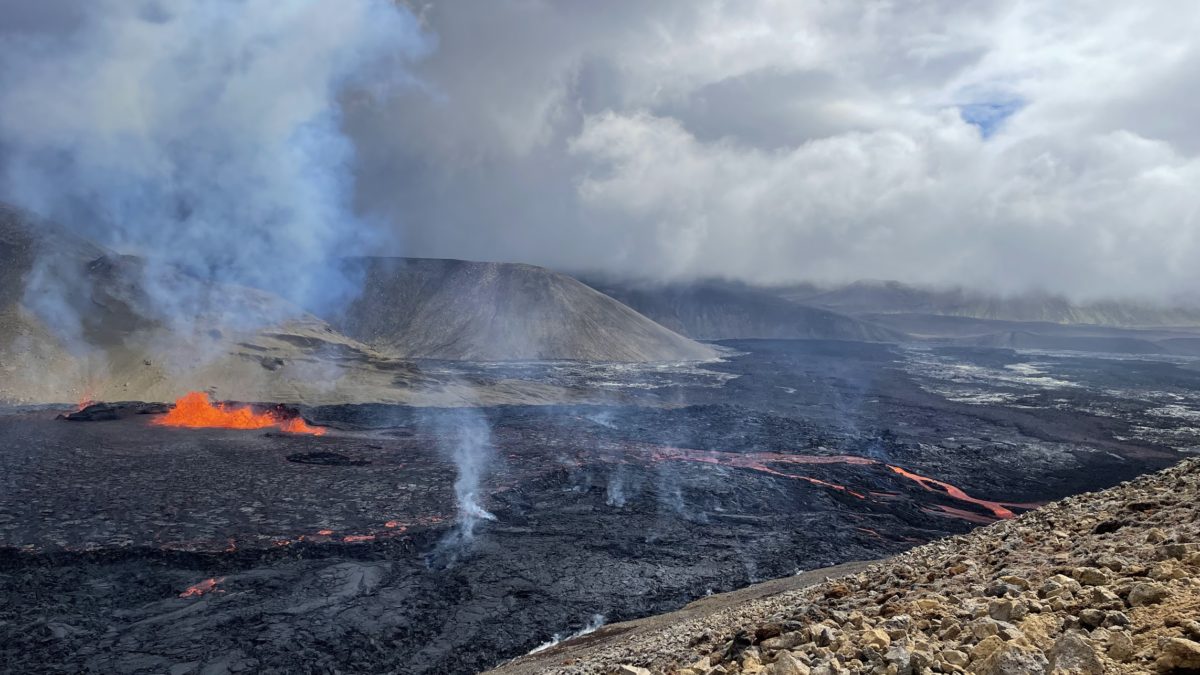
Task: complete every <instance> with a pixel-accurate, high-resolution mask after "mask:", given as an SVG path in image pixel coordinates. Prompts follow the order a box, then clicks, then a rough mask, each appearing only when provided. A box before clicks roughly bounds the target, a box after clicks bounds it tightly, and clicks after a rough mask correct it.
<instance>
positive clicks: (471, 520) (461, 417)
mask: <svg viewBox="0 0 1200 675" xmlns="http://www.w3.org/2000/svg"><path fill="white" fill-rule="evenodd" d="M425 425H426V426H427V427H428V429H429V431H430V432H431V433H432V434H433V436H434V437H435V438H436V439H437V443H438V446H439V448H441V450H442V452H443V453H444V454H445V455H446V456H448V457H449V458H450V459H451V460H452V461H453V462H454V467H455V470H456V471H457V474H458V475H457V477H456V478H455V480H454V499H455V505H456V507H457V510H458V515H457V521H456V523H455V527H454V529H453V530H451V531H450V532H449V533H448V534H447V535H446V538H445V539H443V541H442V544H441V546H440V547H439V550H438V551H437V552H435V555H434V558H436V559H438V560H439V561H440V560H441V559H442V558H445V561H444V562H445V564H450V563H453V561H454V560H455V559H456V558H457V556H458V554H459V552H461V550H462V549H463V548H464V547H466V546H468V545H469V544H470V543H471V542H472V541H474V539H475V528H476V527H477V526H478V525H479V522H480V521H482V520H495V519H496V516H494V515H492V514H491V513H490V512H488V510H487V509H485V508H484V507H483V502H482V496H481V494H480V491H481V490H482V487H483V479H484V477H485V475H486V473H487V470H488V468H489V467H490V466H491V464H492V461H493V459H494V458H495V454H496V451H495V448H494V447H493V445H492V434H491V429H490V427H489V426H488V422H487V420H486V419H485V418H484V416H483V413H482V412H480V411H479V409H477V408H473V407H461V408H450V409H446V410H439V411H435V412H432V413H429V416H428V419H427V421H426V422H425Z"/></svg>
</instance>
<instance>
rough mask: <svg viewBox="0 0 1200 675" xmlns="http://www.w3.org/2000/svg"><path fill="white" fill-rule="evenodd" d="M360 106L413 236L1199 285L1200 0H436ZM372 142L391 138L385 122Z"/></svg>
mask: <svg viewBox="0 0 1200 675" xmlns="http://www.w3.org/2000/svg"><path fill="white" fill-rule="evenodd" d="M423 19H424V21H425V22H426V25H427V26H428V27H429V29H430V30H431V31H433V32H434V33H436V34H437V35H438V36H439V40H440V45H441V46H440V49H439V51H438V53H437V54H435V55H434V56H433V57H432V58H431V59H430V60H429V61H428V62H426V63H423V64H422V65H420V66H419V67H418V71H417V72H418V73H419V76H420V77H421V78H422V79H423V80H425V81H427V82H428V83H429V85H430V87H431V89H432V90H433V91H435V92H436V95H435V96H432V97H429V98H428V99H427V100H424V101H418V100H417V98H416V97H409V100H408V101H406V102H405V104H406V105H407V104H411V105H410V106H409V107H408V108H407V109H405V110H400V109H399V108H395V109H392V110H382V109H372V110H366V111H363V114H361V115H353V116H352V122H353V124H352V128H353V130H354V133H355V136H356V138H358V139H360V145H366V144H368V143H369V144H370V145H371V149H369V150H367V151H365V153H364V154H363V155H362V156H361V157H362V163H361V165H360V175H361V176H362V177H363V178H362V181H361V183H360V186H359V204H360V205H362V206H364V207H368V208H371V209H377V210H382V211H384V212H387V213H390V214H392V215H393V217H394V219H395V220H396V221H397V222H400V223H401V226H402V227H401V231H402V232H403V235H404V237H405V239H406V241H407V243H408V247H409V250H410V251H413V252H418V253H422V254H429V255H445V256H460V257H475V258H503V259H518V260H528V261H532V262H540V263H548V264H552V265H558V266H563V267H567V268H608V269H616V270H620V271H624V272H628V273H633V274H646V275H662V276H670V277H691V276H704V275H728V276H732V277H738V278H742V279H748V280H753V281H767V282H775V281H787V280H794V279H805V278H815V279H827V280H846V279H855V278H897V279H901V280H906V281H915V282H930V283H946V282H949V283H967V284H971V285H976V286H981V287H985V288H988V289H999V290H1011V291H1017V290H1022V289H1028V288H1042V289H1047V290H1052V291H1063V292H1068V293H1071V294H1074V295H1078V296H1094V295H1107V294H1115V295H1131V294H1132V295H1137V294H1146V295H1151V296H1164V295H1171V294H1176V293H1179V292H1186V291H1187V290H1188V289H1191V290H1193V291H1194V290H1195V289H1197V288H1198V282H1200V265H1196V264H1195V262H1194V261H1196V260H1200V221H1198V217H1200V216H1198V212H1200V190H1198V189H1197V187H1198V186H1200V127H1197V126H1195V125H1194V124H1192V122H1191V120H1194V119H1197V118H1200V94H1197V92H1198V91H1200V48H1198V47H1197V46H1196V44H1197V43H1196V41H1195V39H1194V35H1196V34H1197V32H1196V31H1197V30H1198V29H1200V6H1193V5H1188V4H1187V3H1182V4H1181V3H1176V2H1168V1H1166V0H1161V1H1151V2H1145V3H1133V4H1130V3H1118V2H1100V3H1095V2H1065V3H1063V2H1059V3H1042V2H1034V1H1024V0H1013V1H1006V2H1000V1H991V2H971V3H961V2H954V1H952V0H946V1H943V2H920V3H909V2H871V3H839V2H819V1H805V2H794V1H790V0H779V1H772V0H760V1H757V2H721V1H717V0H709V1H705V0H695V1H693V0H687V1H686V2H684V1H682V0H681V1H679V2H661V3H640V2H632V1H630V2H621V1H619V0H617V1H614V2H606V3H584V2H556V3H540V2H538V3H528V2H498V3H487V4H486V5H480V4H478V3H469V2H454V1H448V2H436V3H433V4H432V5H431V6H429V7H427V8H426V10H425V12H424V14H423ZM368 139H369V141H368Z"/></svg>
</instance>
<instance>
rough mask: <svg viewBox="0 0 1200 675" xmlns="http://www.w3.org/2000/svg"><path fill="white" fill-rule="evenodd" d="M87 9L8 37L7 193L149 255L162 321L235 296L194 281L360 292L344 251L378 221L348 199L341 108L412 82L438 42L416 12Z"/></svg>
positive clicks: (270, 7) (302, 0)
mask: <svg viewBox="0 0 1200 675" xmlns="http://www.w3.org/2000/svg"><path fill="white" fill-rule="evenodd" d="M86 8H87V9H85V10H82V12H83V16H82V17H81V19H80V21H79V22H78V24H77V25H74V26H73V27H71V28H69V29H62V30H58V31H54V32H43V33H17V34H6V35H4V36H3V37H2V38H0V49H2V50H3V52H4V55H3V56H2V57H0V150H2V152H0V157H2V158H3V159H2V160H0V161H2V164H0V198H2V199H5V200H9V201H12V202H15V203H17V204H19V205H21V206H24V207H26V208H28V209H30V210H32V211H34V212H36V213H39V214H41V215H44V216H48V217H50V218H52V219H55V220H58V221H60V222H62V223H63V224H65V225H66V226H67V227H68V228H69V229H70V230H72V231H74V232H75V233H77V234H81V235H84V236H86V237H88V238H90V239H92V240H94V241H97V242H99V243H101V244H104V245H107V246H110V247H112V248H115V249H118V250H120V251H122V252H129V253H135V254H140V255H143V256H145V258H146V261H147V262H146V266H145V268H144V271H143V272H144V274H143V276H144V278H143V279H142V280H141V284H142V287H143V288H142V290H143V291H144V293H145V296H146V299H147V302H148V305H149V307H148V309H149V310H151V311H152V312H153V313H154V314H156V315H157V316H156V318H159V319H163V320H167V321H174V322H187V321H189V320H190V319H191V318H192V317H195V316H196V315H197V314H199V313H205V312H211V311H213V309H214V306H219V304H220V303H219V302H215V300H217V299H216V298H213V297H210V296H211V294H212V293H213V290H212V284H208V283H199V284H196V283H192V284H188V283H179V279H181V278H183V279H191V278H199V279H200V280H203V281H206V282H212V281H215V282H226V283H237V284H244V285H248V286H253V287H257V288H263V289H267V290H270V291H274V292H276V293H279V294H281V295H283V296H284V297H286V298H287V299H289V300H292V301H294V302H296V303H298V304H301V305H303V306H306V307H308V308H311V309H320V308H322V307H325V306H329V305H330V304H331V303H336V302H339V301H341V300H344V299H345V298H347V297H348V296H351V295H352V294H354V293H355V292H356V291H357V288H356V284H355V282H354V280H353V279H348V278H346V277H345V276H344V274H343V273H342V272H341V271H339V268H338V266H337V265H335V264H333V262H334V260H335V259H336V258H337V257H339V256H342V255H345V254H347V253H350V252H353V250H354V249H355V247H357V246H361V245H363V244H364V243H365V242H367V241H369V240H370V238H371V237H372V231H373V230H372V229H371V228H368V227H367V226H366V224H365V223H364V222H363V221H362V220H360V219H359V218H358V217H356V216H355V215H354V214H353V213H352V210H351V208H350V200H351V193H352V187H353V186H352V177H351V175H350V172H349V167H348V165H349V163H350V161H351V160H352V158H353V154H354V147H353V145H352V143H351V142H350V141H349V140H348V139H347V137H346V136H345V135H344V134H343V133H342V129H341V115H342V111H343V109H344V108H345V107H346V106H355V105H357V106H362V105H370V104H371V103H372V102H373V101H374V100H375V99H377V98H379V97H382V96H385V95H386V94H387V92H388V91H389V90H391V89H392V88H394V87H395V86H397V85H403V84H405V83H407V82H409V78H407V76H405V75H404V70H403V66H404V64H406V63H407V62H409V61H411V60H413V59H415V58H418V57H420V56H422V55H423V54H425V53H426V52H427V51H428V50H429V48H430V45H429V41H428V40H427V39H426V38H425V37H424V36H423V35H422V34H421V32H420V29H419V26H418V23H417V21H416V20H415V19H414V17H413V16H412V15H411V14H410V13H409V12H408V11H407V10H406V9H405V8H404V7H403V6H402V5H400V4H397V3H394V2H390V1H388V0H344V1H342V2H336V3H335V2H316V1H307V0H281V1H278V2H275V1H270V2H268V1H255V0H214V1H212V2H200V3H197V2H188V1H186V0H161V1H157V2H126V1H125V0H99V1H97V2H91V3H87V5H86ZM181 272H182V273H183V274H182V275H181V274H180V273H181ZM31 278H33V279H34V280H35V281H37V280H39V279H40V280H42V281H43V282H45V281H47V280H49V279H52V278H54V277H53V275H41V276H40V277H39V276H38V275H33V276H32V277H31ZM34 290H35V291H36V292H41V294H42V296H43V297H44V296H45V295H46V294H47V291H51V292H53V291H55V290H58V291H59V292H62V293H67V292H69V289H67V288H66V285H65V284H64V288H62V289H54V288H45V287H42V288H38V289H34ZM60 304H61V303H60ZM40 307H42V308H45V309H49V310H51V311H57V312H58V313H59V314H65V313H68V309H69V308H67V307H66V306H65V305H61V306H60V307H57V308H56V307H55V306H54V304H53V303H51V302H48V301H44V300H43V302H42V303H41V304H40ZM231 318H232V319H235V320H238V319H240V320H244V321H247V322H254V321H256V320H261V319H260V318H259V317H255V316H252V312H245V315H243V316H240V317H231ZM52 323H54V324H56V325H70V321H69V319H68V320H64V319H62V318H61V317H57V320H56V321H53V322H52Z"/></svg>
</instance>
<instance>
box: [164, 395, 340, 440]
mask: <svg viewBox="0 0 1200 675" xmlns="http://www.w3.org/2000/svg"><path fill="white" fill-rule="evenodd" d="M154 424H157V425H159V426H166V427H190V428H221V429H266V428H269V427H278V428H279V430H280V431H285V432H287V433H289V434H311V435H313V436H321V435H323V434H324V433H325V429H324V428H322V427H313V426H309V425H308V424H307V423H305V421H304V420H302V419H300V418H299V417H292V418H283V417H281V416H279V415H277V414H275V413H271V412H263V413H258V412H254V410H253V409H252V408H250V406H241V407H229V406H226V405H225V404H223V403H217V404H215V405H214V404H213V403H212V401H210V400H209V398H208V394H205V393H204V392H199V391H193V392H191V393H189V394H186V395H184V396H183V397H181V398H179V399H178V400H176V401H175V408H174V409H172V410H171V411H170V412H168V413H167V414H166V415H163V416H162V417H159V418H158V419H156V420H154Z"/></svg>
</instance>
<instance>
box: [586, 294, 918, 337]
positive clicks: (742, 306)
mask: <svg viewBox="0 0 1200 675" xmlns="http://www.w3.org/2000/svg"><path fill="white" fill-rule="evenodd" d="M588 283H589V285H591V286H592V287H593V288H596V289H597V290H599V291H601V292H603V293H605V294H607V295H610V296H612V297H614V298H616V299H617V300H620V301H621V302H623V303H625V304H627V305H629V306H630V307H632V308H634V309H636V310H637V311H639V312H641V313H642V314H645V315H646V316H648V317H650V318H651V319H653V320H655V321H657V322H658V323H660V324H662V325H664V326H666V327H667V328H670V329H672V330H675V331H677V332H679V333H682V334H683V335H687V336H688V337H691V338H695V339H697V340H725V339H745V338H762V339H796V338H799V339H826V340H860V341H867V342H894V341H900V340H904V339H905V335H904V334H903V333H901V332H900V331H897V330H892V329H890V328H885V327H883V326H879V325H875V324H872V323H870V322H867V321H862V320H859V319H856V318H853V317H849V316H845V315H843V314H838V313H836V312H832V311H829V310H827V309H820V308H817V307H809V306H804V305H800V304H797V303H794V302H790V301H788V300H786V299H783V298H781V297H779V296H777V295H776V294H774V293H772V292H771V291H769V290H767V289H762V288H756V287H754V286H748V285H745V284H738V283H733V282H725V281H712V280H710V281H697V282H693V283H686V284H684V283H677V284H661V285H649V284H647V285H635V284H631V283H621V282H615V281H602V280H594V281H592V280H589V281H588Z"/></svg>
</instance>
